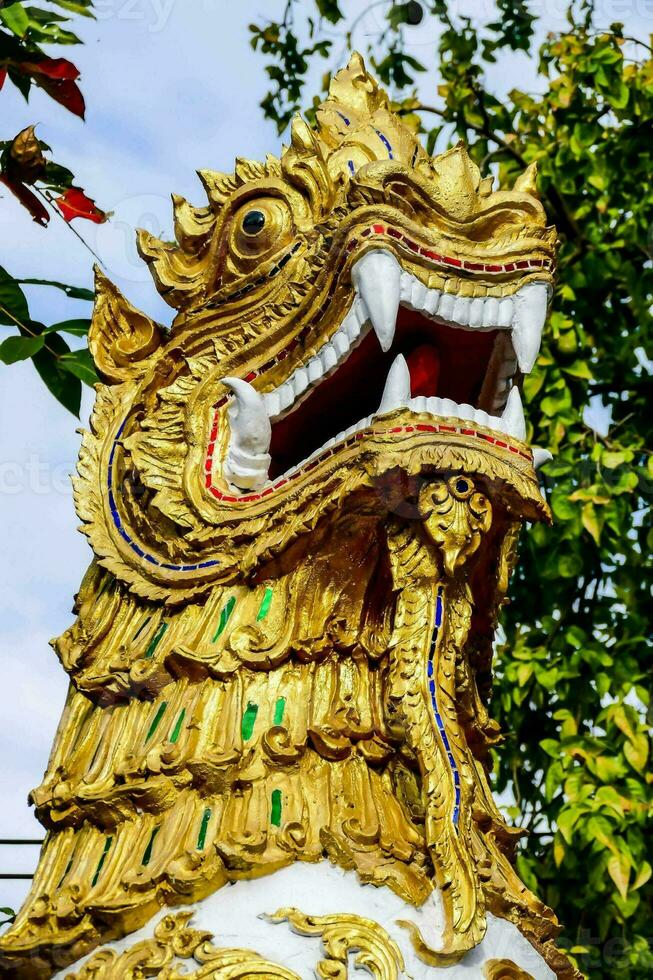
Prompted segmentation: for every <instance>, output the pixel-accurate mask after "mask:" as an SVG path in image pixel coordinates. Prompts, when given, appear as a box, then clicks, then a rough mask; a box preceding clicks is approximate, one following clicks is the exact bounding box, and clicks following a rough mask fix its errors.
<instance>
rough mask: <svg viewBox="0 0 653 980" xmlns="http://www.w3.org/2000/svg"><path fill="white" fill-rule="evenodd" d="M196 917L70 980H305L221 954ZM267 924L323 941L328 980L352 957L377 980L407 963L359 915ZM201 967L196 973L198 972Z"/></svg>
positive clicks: (167, 924) (167, 923) (169, 925)
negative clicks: (198, 926)
mask: <svg viewBox="0 0 653 980" xmlns="http://www.w3.org/2000/svg"><path fill="white" fill-rule="evenodd" d="M191 915H192V913H190V912H181V913H179V914H177V915H168V916H166V917H165V918H164V919H162V920H161V922H160V923H159V924H158V925H157V927H156V929H155V930H154V936H153V937H152V939H145V940H143V941H142V942H139V943H136V944H135V945H134V946H132V947H131V948H130V949H128V950H126V951H125V952H122V953H118V952H116V951H114V950H102V951H101V952H99V953H96V954H95V955H94V956H92V957H91V958H90V959H89V960H88V961H87V962H86V963H85V965H84V966H83V967H82V968H81V970H79V971H78V972H77V973H69V974H68V975H67V977H66V980H140V978H142V977H145V976H147V977H157V978H158V980H181V978H182V977H183V978H187V980H200V978H202V980H209V978H215V980H240V978H242V980H247V978H251V977H261V978H265V980H302V978H301V977H299V976H298V974H296V973H295V972H294V971H293V970H288V969H286V968H285V967H283V966H279V965H278V964H276V963H272V962H270V961H269V960H267V959H265V958H264V957H262V956H259V954H258V953H255V952H252V951H251V950H246V949H219V948H217V947H215V946H213V945H212V943H211V939H212V938H213V937H212V935H211V933H208V932H201V931H199V930H196V929H191V928H190V926H189V922H190V920H191ZM267 918H268V919H269V920H270V921H271V922H274V923H281V922H288V923H289V925H290V927H291V928H292V930H293V932H295V933H297V934H298V935H300V936H309V937H313V936H315V937H319V938H320V939H321V940H322V946H323V948H324V952H325V954H326V955H325V956H324V958H323V959H321V960H320V961H319V963H317V964H316V966H315V972H316V974H317V976H319V977H322V978H323V980H347V977H348V976H349V957H350V956H352V957H353V959H352V962H353V964H354V965H355V967H361V968H363V969H366V970H367V971H368V972H369V973H370V974H371V975H372V976H373V977H374V978H375V980H398V978H399V977H400V976H402V971H403V969H404V962H403V958H402V955H401V951H400V950H399V947H398V946H397V944H396V943H395V942H394V940H393V939H391V938H390V936H389V935H388V933H387V932H386V931H385V929H383V928H382V927H381V926H380V925H379V924H378V923H377V922H374V921H372V920H371V919H365V918H363V917H362V916H358V915H348V914H335V915H322V916H313V915H306V914H305V913H303V912H300V911H299V910H298V909H294V908H286V909H279V910H278V911H277V912H275V913H274V914H273V915H270V916H267ZM194 967H197V969H194Z"/></svg>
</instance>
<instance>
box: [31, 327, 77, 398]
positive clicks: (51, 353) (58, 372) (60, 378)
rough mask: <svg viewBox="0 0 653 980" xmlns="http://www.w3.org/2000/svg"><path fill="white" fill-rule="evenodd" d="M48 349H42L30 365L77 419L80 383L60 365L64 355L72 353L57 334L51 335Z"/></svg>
mask: <svg viewBox="0 0 653 980" xmlns="http://www.w3.org/2000/svg"><path fill="white" fill-rule="evenodd" d="M48 348H50V349H49V350H47V349H46V348H45V347H44V348H42V349H41V350H40V351H39V352H38V353H37V354H35V355H34V357H33V358H32V363H33V364H34V367H35V368H36V370H37V371H38V373H39V375H40V376H41V379H42V381H43V382H44V384H45V385H46V386H47V388H48V390H49V391H50V392H51V393H52V394H53V395H54V397H55V398H56V399H57V401H58V402H60V403H61V404H62V405H63V406H64V408H67V409H68V411H69V412H72V414H73V415H75V416H77V417H79V408H80V405H81V401H82V383H81V381H80V380H79V378H77V377H75V376H74V375H73V374H71V373H70V372H69V371H67V370H66V369H65V368H64V367H63V366H62V365H61V359H62V357H63V356H64V355H66V354H70V353H72V352H71V350H70V348H69V347H68V344H67V343H66V342H65V340H64V339H63V338H62V337H61V336H60V335H59V334H56V333H55V334H51V335H50V337H49V338H48Z"/></svg>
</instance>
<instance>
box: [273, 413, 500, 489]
mask: <svg viewBox="0 0 653 980" xmlns="http://www.w3.org/2000/svg"><path fill="white" fill-rule="evenodd" d="M402 407H403V408H409V409H410V410H411V411H413V412H420V413H428V414H430V415H439V416H441V417H442V416H443V417H445V418H454V419H459V420H460V421H461V422H475V423H476V424H477V425H484V426H487V427H488V428H490V429H497V430H499V432H503V433H504V434H506V435H509V431H508V425H507V423H506V421H505V419H502V418H499V417H498V416H495V415H488V413H487V412H483V411H481V410H480V409H478V408H473V407H472V406H471V405H458V404H457V403H456V402H454V401H451V399H450V398H425V397H423V396H420V397H418V398H410V399H409V400H408V401H407V402H406V404H405V405H404V406H402ZM386 414H387V413H386ZM377 418H380V416H379V415H376V414H375V415H368V416H367V418H364V419H360V421H358V422H356V423H355V424H354V425H350V426H349V428H348V429H345V430H344V431H343V432H339V433H338V435H337V436H333V437H332V438H331V439H329V440H328V441H327V442H325V443H324V445H323V446H320V448H319V449H316V450H315V451H314V452H312V453H311V455H310V456H308V457H307V458H306V459H305V460H302V462H301V463H299V464H297V465H295V466H292V467H291V468H290V469H289V470H288V472H287V473H284V474H283V476H284V477H287V476H288V475H289V474H290V473H293V472H294V471H295V470H296V469H300V468H301V467H302V466H304V465H305V464H306V463H308V462H310V460H312V459H314V458H315V457H316V456H320V455H321V454H322V453H323V452H326V450H327V449H331V447H332V446H336V445H338V443H341V442H344V440H345V439H348V438H349V436H353V435H354V433H355V432H361V431H362V430H363V429H367V428H368V427H369V426H371V425H372V423H373V422H374V421H375V419H377Z"/></svg>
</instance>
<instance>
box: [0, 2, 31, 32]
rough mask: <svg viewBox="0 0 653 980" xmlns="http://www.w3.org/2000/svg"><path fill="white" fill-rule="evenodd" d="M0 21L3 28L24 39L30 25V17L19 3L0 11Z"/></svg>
mask: <svg viewBox="0 0 653 980" xmlns="http://www.w3.org/2000/svg"><path fill="white" fill-rule="evenodd" d="M0 20H1V21H2V22H3V24H4V25H5V27H8V28H9V30H10V31H11V32H12V33H13V34H16V35H17V36H18V37H25V35H26V34H27V31H28V29H29V25H30V17H29V14H28V13H27V11H26V10H25V8H24V7H23V6H22V5H21V4H20V3H12V4H11V6H9V7H4V8H3V9H2V10H0Z"/></svg>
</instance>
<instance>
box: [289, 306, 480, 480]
mask: <svg viewBox="0 0 653 980" xmlns="http://www.w3.org/2000/svg"><path fill="white" fill-rule="evenodd" d="M496 334H497V331H496V330H491V331H487V332H483V331H480V330H474V331H471V330H461V329H457V328H455V327H447V326H445V325H444V324H442V323H437V322H435V321H433V320H429V319H427V318H426V317H424V316H422V315H421V314H420V313H416V312H415V311H413V310H408V309H405V308H403V307H401V308H400V310H399V316H398V319H397V327H396V331H395V338H394V341H393V344H392V347H391V349H390V350H389V351H388V352H387V353H385V354H384V353H383V351H382V350H381V347H380V345H379V341H378V339H377V337H376V334H375V333H374V331H373V330H370V331H369V333H368V334H367V336H366V337H365V338H364V340H363V341H362V343H361V344H359V346H358V347H357V348H356V349H355V350H353V351H352V352H351V353H350V354H349V356H348V357H347V359H346V360H345V361H344V362H343V363H342V364H341V365H340V366H339V367H338V368H337V369H336V371H335V372H334V373H333V374H332V375H331V377H329V378H325V379H324V380H323V381H321V382H320V383H319V384H318V385H317V387H316V388H314V389H313V390H312V391H311V393H310V394H309V395H308V397H307V398H306V399H305V401H303V402H301V404H299V405H298V406H297V407H296V408H294V409H293V410H292V411H291V412H290V414H289V415H286V416H285V417H284V418H282V419H279V421H277V422H274V423H273V424H272V444H271V449H270V453H271V455H272V466H271V469H270V476H271V478H272V479H274V478H275V477H276V476H279V475H280V474H281V473H285V472H286V470H288V469H289V468H290V467H291V466H295V465H296V464H297V463H300V462H301V461H302V460H304V459H306V458H307V457H308V456H310V455H311V453H313V452H314V451H315V450H316V449H319V448H320V446H322V445H324V443H325V442H327V440H328V439H330V438H331V437H333V436H335V435H337V434H338V433H339V432H342V431H343V430H344V429H347V428H348V427H349V426H350V425H353V424H354V423H355V422H358V421H359V420H360V419H362V418H365V417H366V416H368V415H372V414H374V412H376V411H377V409H378V407H379V404H380V401H381V396H382V394H383V388H384V386H385V382H386V378H387V376H388V371H389V370H390V367H391V365H392V362H393V361H394V359H395V358H396V356H397V355H398V354H403V355H404V357H405V358H406V361H407V363H408V368H409V370H410V381H411V395H412V397H413V398H416V397H417V396H418V395H426V396H433V395H437V396H438V397H439V398H451V399H452V400H453V401H455V402H458V403H459V404H462V403H467V404H468V405H473V406H475V407H478V399H479V396H480V392H481V387H482V385H483V380H484V378H485V373H486V370H487V366H488V363H489V360H490V356H491V354H492V348H493V345H494V340H495V337H496Z"/></svg>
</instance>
